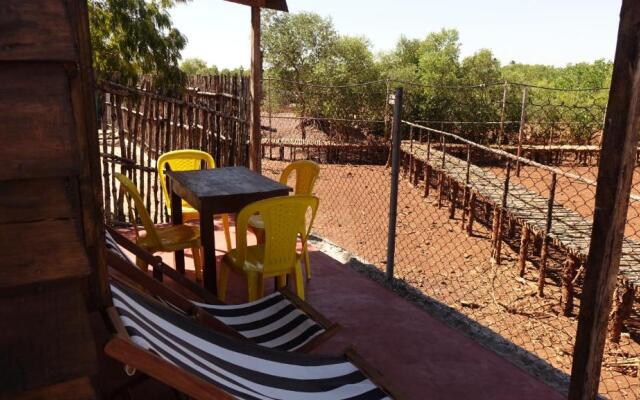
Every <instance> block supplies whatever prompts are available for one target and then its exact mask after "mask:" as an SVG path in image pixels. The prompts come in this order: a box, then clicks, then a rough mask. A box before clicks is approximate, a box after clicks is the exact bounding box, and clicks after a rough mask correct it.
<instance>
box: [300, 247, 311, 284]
mask: <svg viewBox="0 0 640 400" xmlns="http://www.w3.org/2000/svg"><path fill="white" fill-rule="evenodd" d="M302 253H303V256H304V268H305V269H306V271H307V280H309V279H311V260H310V259H309V248H308V247H307V244H306V243H303V244H302Z"/></svg>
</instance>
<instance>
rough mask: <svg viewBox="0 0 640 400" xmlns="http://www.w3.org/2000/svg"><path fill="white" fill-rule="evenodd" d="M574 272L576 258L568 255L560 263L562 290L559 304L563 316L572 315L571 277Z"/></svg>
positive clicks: (573, 275)
mask: <svg viewBox="0 0 640 400" xmlns="http://www.w3.org/2000/svg"><path fill="white" fill-rule="evenodd" d="M575 274H576V260H575V258H573V257H571V256H569V257H567V259H566V260H565V262H564V264H563V265H562V276H561V280H562V290H561V293H560V296H561V298H560V305H561V307H562V314H563V315H564V316H565V317H571V316H572V315H573V294H574V293H573V278H574V277H575Z"/></svg>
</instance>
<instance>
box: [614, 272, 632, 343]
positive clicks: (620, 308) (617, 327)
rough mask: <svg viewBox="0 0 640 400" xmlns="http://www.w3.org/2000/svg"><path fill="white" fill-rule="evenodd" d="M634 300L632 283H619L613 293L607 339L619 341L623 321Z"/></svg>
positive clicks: (629, 312) (627, 315)
mask: <svg viewBox="0 0 640 400" xmlns="http://www.w3.org/2000/svg"><path fill="white" fill-rule="evenodd" d="M634 300H635V289H634V287H633V285H631V284H630V283H629V282H621V283H619V284H618V286H617V287H616V290H615V293H614V295H613V310H612V312H611V317H610V319H611V322H610V323H609V340H610V341H612V342H613V343H620V336H621V335H622V328H623V327H624V322H625V321H626V320H627V319H628V318H629V317H630V316H631V313H632V311H633V302H634Z"/></svg>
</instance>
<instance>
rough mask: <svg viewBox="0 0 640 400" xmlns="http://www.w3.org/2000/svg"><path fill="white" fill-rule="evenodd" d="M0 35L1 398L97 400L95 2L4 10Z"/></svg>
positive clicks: (18, 2)
mask: <svg viewBox="0 0 640 400" xmlns="http://www.w3.org/2000/svg"><path fill="white" fill-rule="evenodd" d="M0 31H1V32H2V34H0V81H1V82H2V89H1V90H0V131H2V138H3V144H2V146H1V147H0V160H1V161H2V168H1V169H0V254H2V263H1V265H0V296H1V297H2V299H1V301H0V320H2V321H4V325H3V327H2V329H1V330H0V349H1V353H2V356H0V371H2V373H1V374H0V393H1V395H0V396H2V397H3V398H12V399H14V398H34V399H35V398H58V399H80V398H87V399H88V398H92V397H94V396H93V393H92V389H91V387H90V381H89V379H87V377H88V376H90V375H92V374H94V373H95V371H96V355H95V349H96V347H95V344H94V341H93V333H92V331H91V329H90V327H89V319H88V313H89V307H94V308H95V307H97V306H99V305H100V304H101V303H102V302H103V301H105V298H104V296H103V294H104V293H103V291H102V290H101V289H100V288H101V287H102V288H104V287H106V286H105V283H106V282H100V276H101V272H104V271H101V268H100V266H101V261H100V256H99V251H98V249H101V248H102V246H103V241H102V234H103V233H102V232H103V227H102V222H103V217H102V213H101V207H100V206H101V201H100V197H101V196H102V194H101V193H102V190H101V188H100V185H99V175H98V174H99V171H98V168H97V165H98V164H97V154H98V152H97V137H96V128H95V126H94V121H95V113H94V112H93V107H94V104H95V103H94V97H93V96H94V87H93V82H92V79H91V77H92V75H93V72H92V64H91V56H90V46H89V31H88V15H87V9H86V2H85V1H83V0H47V1H44V0H35V1H22V0H3V1H2V2H0Z"/></svg>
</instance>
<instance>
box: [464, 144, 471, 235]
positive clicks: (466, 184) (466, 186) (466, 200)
mask: <svg viewBox="0 0 640 400" xmlns="http://www.w3.org/2000/svg"><path fill="white" fill-rule="evenodd" d="M470 168H471V145H470V144H467V171H466V175H465V181H464V189H463V193H462V227H463V228H464V224H465V221H466V216H467V206H468V205H469V191H470V190H471V187H470V186H469V177H470V176H469V174H470V172H471V171H470Z"/></svg>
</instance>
